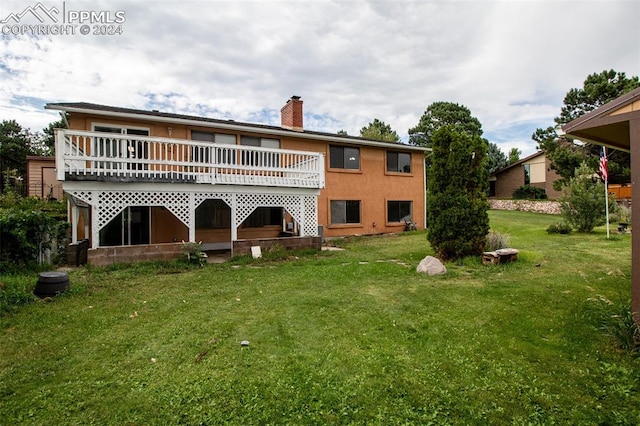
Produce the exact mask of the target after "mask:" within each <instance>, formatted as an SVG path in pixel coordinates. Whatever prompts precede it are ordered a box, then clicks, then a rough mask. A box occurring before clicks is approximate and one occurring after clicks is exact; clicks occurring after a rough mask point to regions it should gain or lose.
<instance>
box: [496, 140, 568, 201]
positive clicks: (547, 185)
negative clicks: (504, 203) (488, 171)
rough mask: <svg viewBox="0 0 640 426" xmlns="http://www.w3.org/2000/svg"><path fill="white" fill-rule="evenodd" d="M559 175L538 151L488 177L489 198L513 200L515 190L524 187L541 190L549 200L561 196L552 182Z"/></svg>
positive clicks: (548, 160) (560, 192) (549, 161)
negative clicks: (528, 186)
mask: <svg viewBox="0 0 640 426" xmlns="http://www.w3.org/2000/svg"><path fill="white" fill-rule="evenodd" d="M558 179H560V175H559V174H558V173H557V172H556V171H555V170H552V169H551V160H550V159H548V158H547V157H546V155H545V154H544V152H542V151H538V152H536V153H535V154H532V155H530V156H528V157H526V158H523V159H522V160H520V161H517V162H515V163H513V164H511V165H509V166H507V167H505V168H503V169H501V170H498V171H496V172H495V173H493V174H492V175H491V176H490V177H489V197H495V198H503V199H504V198H513V193H514V191H515V190H516V189H518V188H520V187H521V186H524V185H530V186H533V187H537V188H542V189H544V190H545V192H546V194H547V198H549V199H557V198H560V197H561V196H562V191H557V190H555V189H553V182H554V181H556V180H558Z"/></svg>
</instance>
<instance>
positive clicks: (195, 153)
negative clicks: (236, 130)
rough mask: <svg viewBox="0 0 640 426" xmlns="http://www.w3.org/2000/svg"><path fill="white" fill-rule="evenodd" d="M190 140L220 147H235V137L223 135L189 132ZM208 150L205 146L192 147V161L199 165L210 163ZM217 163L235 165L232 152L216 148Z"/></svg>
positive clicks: (196, 131)
mask: <svg viewBox="0 0 640 426" xmlns="http://www.w3.org/2000/svg"><path fill="white" fill-rule="evenodd" d="M191 140H194V141H201V142H209V143H215V144H221V145H235V144H236V136H235V135H226V134H224V133H213V132H201V131H198V130H192V131H191ZM209 152H210V150H209V148H208V147H206V146H194V147H193V148H192V158H193V161H196V162H199V163H210V162H211V158H210V154H209ZM216 154H217V156H218V161H219V162H220V163H222V164H235V155H234V151H232V150H229V149H224V148H217V153H216Z"/></svg>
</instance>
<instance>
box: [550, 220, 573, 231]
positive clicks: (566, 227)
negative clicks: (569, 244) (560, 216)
mask: <svg viewBox="0 0 640 426" xmlns="http://www.w3.org/2000/svg"><path fill="white" fill-rule="evenodd" d="M547 233H548V234H570V233H571V226H569V225H567V224H566V223H561V222H558V223H554V224H553V225H549V227H548V228H547Z"/></svg>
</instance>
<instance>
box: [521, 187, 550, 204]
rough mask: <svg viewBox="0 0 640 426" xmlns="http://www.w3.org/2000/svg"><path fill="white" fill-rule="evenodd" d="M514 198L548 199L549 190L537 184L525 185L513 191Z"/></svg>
mask: <svg viewBox="0 0 640 426" xmlns="http://www.w3.org/2000/svg"><path fill="white" fill-rule="evenodd" d="M513 198H515V199H518V200H546V199H547V192H546V191H545V190H544V189H543V188H538V187H537V186H531V185H524V186H521V187H520V188H518V189H516V190H515V191H513Z"/></svg>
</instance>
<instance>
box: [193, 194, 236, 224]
mask: <svg viewBox="0 0 640 426" xmlns="http://www.w3.org/2000/svg"><path fill="white" fill-rule="evenodd" d="M230 228H231V208H230V207H229V206H228V205H227V203H225V202H224V201H222V200H211V199H209V200H205V201H203V202H202V203H201V204H200V205H199V206H198V208H197V209H196V229H230Z"/></svg>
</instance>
